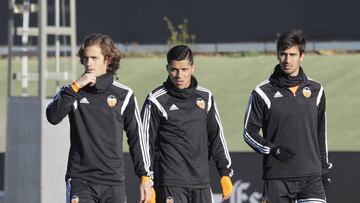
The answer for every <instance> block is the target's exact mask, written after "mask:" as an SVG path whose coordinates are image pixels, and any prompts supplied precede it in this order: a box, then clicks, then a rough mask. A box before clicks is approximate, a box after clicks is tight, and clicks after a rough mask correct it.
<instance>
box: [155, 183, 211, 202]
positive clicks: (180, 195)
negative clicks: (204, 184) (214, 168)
mask: <svg viewBox="0 0 360 203" xmlns="http://www.w3.org/2000/svg"><path fill="white" fill-rule="evenodd" d="M156 202H157V203H180V202H181V203H199V202H207V203H211V202H214V201H213V196H212V192H211V189H210V188H185V187H174V186H157V187H156Z"/></svg>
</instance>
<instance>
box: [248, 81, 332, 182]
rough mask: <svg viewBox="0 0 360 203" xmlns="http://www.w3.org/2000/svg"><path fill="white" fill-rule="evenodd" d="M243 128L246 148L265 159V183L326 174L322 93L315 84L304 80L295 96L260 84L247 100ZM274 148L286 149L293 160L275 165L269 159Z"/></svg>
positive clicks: (281, 89)
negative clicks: (262, 155)
mask: <svg viewBox="0 0 360 203" xmlns="http://www.w3.org/2000/svg"><path fill="white" fill-rule="evenodd" d="M304 76H305V75H304ZM244 124H245V125H244V139H245V141H246V142H247V144H248V145H249V146H250V147H252V148H253V149H254V150H255V151H256V152H259V153H262V154H264V155H265V156H264V159H263V178H264V179H273V178H277V179H278V178H287V179H298V178H302V177H309V176H321V175H322V173H324V171H326V170H328V166H329V163H328V150H327V132H326V113H325V93H324V90H323V87H322V86H321V84H319V83H318V82H316V81H314V80H311V79H308V78H307V77H306V76H305V78H304V81H302V82H301V83H300V84H299V86H298V89H297V91H296V92H295V94H293V93H292V92H291V91H290V90H289V89H288V88H287V87H280V86H277V85H274V84H273V83H271V82H270V81H269V80H266V81H264V82H262V83H261V84H259V85H258V86H256V88H255V89H254V90H253V92H252V94H251V96H250V100H249V104H248V107H247V110H246V114H245V121H244ZM260 128H261V129H262V135H263V136H261V135H260V134H259V130H260ZM276 146H283V147H287V148H288V149H290V150H291V151H293V152H294V153H295V156H294V157H293V159H292V160H291V161H290V162H289V163H287V164H285V163H282V162H280V161H278V160H277V159H276V158H275V157H274V156H272V155H270V151H271V150H272V149H274V147H276Z"/></svg>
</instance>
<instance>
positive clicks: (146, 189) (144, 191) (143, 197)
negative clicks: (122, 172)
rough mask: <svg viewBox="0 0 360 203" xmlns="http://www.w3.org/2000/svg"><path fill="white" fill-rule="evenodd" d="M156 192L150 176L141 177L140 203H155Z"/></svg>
mask: <svg viewBox="0 0 360 203" xmlns="http://www.w3.org/2000/svg"><path fill="white" fill-rule="evenodd" d="M155 196H156V195H155V190H154V188H153V187H152V181H151V179H150V177H149V176H141V184H140V202H144V203H155V202H156V201H155Z"/></svg>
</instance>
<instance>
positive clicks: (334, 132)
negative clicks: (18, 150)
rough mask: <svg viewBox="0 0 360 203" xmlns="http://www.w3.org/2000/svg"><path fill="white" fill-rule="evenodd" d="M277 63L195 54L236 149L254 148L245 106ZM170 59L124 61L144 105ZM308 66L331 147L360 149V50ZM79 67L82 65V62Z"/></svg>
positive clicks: (126, 77)
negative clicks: (322, 100)
mask: <svg viewBox="0 0 360 203" xmlns="http://www.w3.org/2000/svg"><path fill="white" fill-rule="evenodd" d="M276 63H277V61H276V57H275V56H274V55H255V56H246V57H226V56H195V64H196V70H195V76H196V77H197V79H198V81H199V84H200V85H201V86H204V87H206V88H208V89H210V90H211V91H212V92H213V93H214V96H215V99H216V103H217V106H218V109H219V111H220V115H221V119H222V123H223V127H224V131H225V136H226V140H227V143H228V147H229V149H230V150H231V151H250V148H249V147H248V146H247V144H245V142H244V140H243V138H242V130H243V118H244V111H245V108H246V105H247V101H248V98H249V95H250V92H251V91H252V89H253V88H254V87H255V86H256V85H257V84H259V83H260V82H262V81H263V80H265V79H266V78H268V77H269V75H270V73H271V72H272V69H273V67H274V65H275V64H276ZM165 64H166V59H165V56H157V57H156V56H155V57H151V58H126V57H125V58H124V59H123V60H122V61H121V69H120V70H119V73H118V76H119V80H120V82H121V83H123V84H125V85H127V86H129V87H131V88H132V89H133V90H134V92H135V95H136V97H137V99H138V104H139V108H141V106H142V104H143V101H144V99H145V97H146V95H147V94H148V93H149V91H151V90H152V89H154V88H155V87H157V86H159V85H160V84H162V82H163V81H164V80H165V79H166V77H167V73H166V70H165ZM0 65H1V70H4V69H6V61H5V60H4V59H1V60H0ZM302 66H303V67H304V70H305V73H306V74H307V75H308V76H309V77H311V78H312V79H315V80H317V81H320V82H321V83H322V84H323V86H324V89H325V92H326V97H327V116H328V143H329V149H330V150H331V151H359V146H360V139H358V137H359V135H360V125H359V124H358V123H359V122H358V119H357V116H359V115H360V108H359V107H358V106H357V105H359V95H360V82H359V81H358V80H357V79H358V76H359V75H360V69H359V67H360V55H359V54H339V55H331V56H330V55H329V56H320V55H306V56H305V59H304V61H303V63H302ZM78 70H79V71H81V70H82V68H81V67H80V66H79V68H78ZM6 76H7V73H6V71H5V73H4V72H3V71H1V76H0V78H1V80H0V85H1V86H0V93H1V95H5V91H6ZM14 86H15V85H14ZM49 94H50V95H53V94H55V93H52V94H51V93H49ZM4 101H6V98H4V97H1V98H0V107H1V109H0V121H1V127H0V130H1V131H0V133H1V134H4V133H5V131H4V126H5V125H4V122H3V121H5V111H4V109H5V102H4ZM356 104H357V105H356ZM1 142H2V141H1V140H0V143H1Z"/></svg>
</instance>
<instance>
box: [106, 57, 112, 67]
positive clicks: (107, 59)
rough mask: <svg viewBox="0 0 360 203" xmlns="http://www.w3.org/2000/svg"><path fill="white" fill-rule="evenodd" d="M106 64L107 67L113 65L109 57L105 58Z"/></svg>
mask: <svg viewBox="0 0 360 203" xmlns="http://www.w3.org/2000/svg"><path fill="white" fill-rule="evenodd" d="M105 64H106V65H107V66H108V65H110V64H111V61H110V60H109V58H108V57H106V58H105Z"/></svg>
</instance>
